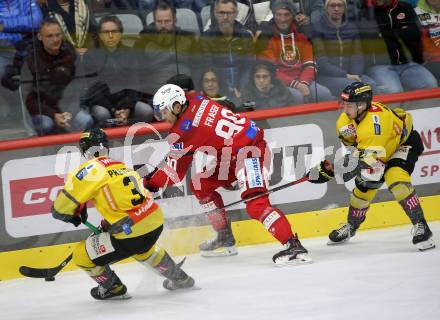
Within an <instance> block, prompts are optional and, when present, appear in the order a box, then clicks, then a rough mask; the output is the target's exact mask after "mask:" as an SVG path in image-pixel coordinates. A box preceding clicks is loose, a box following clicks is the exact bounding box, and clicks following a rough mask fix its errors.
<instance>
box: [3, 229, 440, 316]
mask: <svg viewBox="0 0 440 320" xmlns="http://www.w3.org/2000/svg"><path fill="white" fill-rule="evenodd" d="M430 225H431V229H432V231H433V232H434V237H435V238H437V239H436V240H437V241H436V242H437V246H438V248H436V249H434V250H429V251H426V252H419V251H417V250H416V249H415V247H413V245H412V244H411V236H410V229H411V227H410V226H409V225H408V226H403V227H396V228H388V229H382V230H374V231H366V232H360V233H358V234H357V235H356V237H355V238H353V239H352V241H351V242H349V243H348V244H346V245H340V246H327V245H326V241H327V239H326V238H314V239H305V240H304V241H302V242H303V244H304V246H305V247H306V248H307V249H308V250H309V251H310V254H311V256H312V258H313V259H314V262H313V263H312V264H307V265H301V266H289V267H276V266H275V265H274V264H273V263H272V261H271V257H272V255H273V254H274V253H275V252H277V251H278V250H279V249H280V248H281V247H280V246H279V245H277V244H270V245H260V246H252V247H240V248H239V255H238V256H235V257H227V258H208V259H207V258H201V257H199V256H198V255H191V256H188V258H187V262H186V263H185V265H184V269H185V270H186V271H187V272H188V273H190V274H191V275H192V276H193V277H194V278H195V279H196V284H197V286H198V287H199V288H200V289H199V290H188V291H180V292H168V291H166V290H165V289H163V288H162V279H161V278H160V277H159V276H157V275H155V274H154V273H152V272H149V271H147V269H145V268H144V267H142V266H141V265H140V264H137V263H135V262H133V263H129V264H124V265H119V266H115V270H116V271H117V273H118V275H119V277H120V278H121V280H122V281H123V282H124V283H125V284H126V285H127V287H128V290H129V293H130V294H131V295H132V296H133V298H132V299H130V300H124V301H95V300H93V299H92V297H91V296H90V295H89V290H90V288H91V287H92V286H94V285H95V284H94V283H93V282H92V281H91V280H90V279H89V278H88V277H87V276H86V275H85V273H83V272H81V271H74V272H66V273H61V274H59V275H58V277H57V280H56V281H55V282H45V281H44V280H40V279H17V280H12V281H4V282H0V310H1V313H0V314H1V315H0V318H1V319H3V320H13V319H23V320H25V319H26V320H28V319H29V320H32V319H35V320H36V319H44V320H70V319H75V320H86V319H105V320H116V319H117V320H138V319H139V320H143V319H151V320H185V319H188V320H198V319H200V320H209V319H219V320H240V319H252V320H258V319H264V320H287V319H294V320H300V319H325V320H330V319H353V320H354V319H356V320H358V319H368V320H371V319H375V320H379V319H387V320H394V319H396V320H402V319H411V320H419V319H420V320H431V319H432V320H438V319H440V222H431V223H430ZM60 260H62V259H60ZM56 262H57V261H54V263H56Z"/></svg>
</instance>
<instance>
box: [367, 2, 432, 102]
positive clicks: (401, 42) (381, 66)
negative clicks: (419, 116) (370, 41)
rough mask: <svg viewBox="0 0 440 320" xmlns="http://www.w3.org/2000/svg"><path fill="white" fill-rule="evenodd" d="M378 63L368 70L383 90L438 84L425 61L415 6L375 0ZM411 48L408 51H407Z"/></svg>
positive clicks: (402, 89)
mask: <svg viewBox="0 0 440 320" xmlns="http://www.w3.org/2000/svg"><path fill="white" fill-rule="evenodd" d="M374 14H375V20H376V23H377V26H378V28H379V34H376V41H377V42H376V44H377V46H376V47H375V48H374V49H375V56H376V65H374V66H373V67H371V68H370V69H369V70H368V71H367V74H368V75H369V76H370V77H371V78H373V79H374V81H375V82H376V85H377V87H378V89H379V91H380V92H382V93H393V92H403V91H408V90H417V89H428V88H435V87H437V80H436V79H435V77H434V76H433V75H432V73H431V72H429V71H428V69H426V68H425V67H424V66H423V65H422V64H423V52H422V50H423V48H422V41H421V33H420V30H419V25H418V18H417V16H416V14H415V11H414V9H413V8H412V7H411V5H409V4H408V3H405V2H402V3H400V2H398V1H397V0H375V1H374ZM408 52H409V54H408Z"/></svg>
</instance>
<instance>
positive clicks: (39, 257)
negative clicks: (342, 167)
mask: <svg viewBox="0 0 440 320" xmlns="http://www.w3.org/2000/svg"><path fill="white" fill-rule="evenodd" d="M421 203H422V206H423V209H424V211H425V216H426V218H427V220H429V221H434V220H440V208H439V203H440V196H439V195H437V196H427V197H422V198H421ZM346 215H347V208H336V209H329V210H320V211H310V212H303V213H297V214H290V215H288V216H287V217H288V220H289V221H290V223H291V224H292V226H293V229H294V231H295V232H297V233H298V235H299V237H300V238H309V237H319V236H325V235H327V234H328V233H329V232H330V231H331V230H332V229H334V228H335V227H337V226H339V224H340V223H342V222H344V221H345V220H346ZM397 225H408V246H411V244H410V241H411V240H410V239H411V236H410V230H411V225H410V224H408V218H407V217H406V215H405V214H404V212H403V211H402V210H401V208H400V206H399V205H398V204H397V203H396V202H395V201H386V202H381V203H374V204H372V205H371V208H370V210H369V212H368V215H367V219H366V221H365V222H364V223H363V224H362V226H361V228H360V229H361V230H365V229H379V228H386V227H391V226H397ZM232 229H233V231H234V235H235V237H236V240H237V246H247V245H255V244H261V243H270V242H275V241H276V240H274V238H272V236H271V235H270V234H269V233H268V232H267V231H266V230H265V229H264V227H263V226H262V225H261V224H260V223H259V222H257V221H253V220H243V221H237V222H233V223H232ZM213 235H214V234H213V232H212V229H211V228H210V227H208V226H199V227H187V228H179V229H166V230H165V231H164V232H163V233H162V236H161V238H160V244H161V245H162V246H163V247H164V248H166V249H167V250H168V251H169V252H170V253H171V255H173V256H184V255H188V254H194V253H197V252H198V251H199V250H198V245H199V243H200V242H202V241H204V240H206V239H207V238H210V237H212V236H213ZM434 237H435V238H436V235H434ZM75 245H76V243H68V244H61V245H53V246H47V247H39V248H32V249H25V250H16V251H9V252H2V253H0V270H1V276H0V280H7V279H13V278H18V277H21V275H20V274H19V272H18V268H19V267H20V266H22V265H28V266H33V267H42V268H44V267H53V266H56V265H58V264H59V263H60V262H61V261H62V260H63V259H64V258H65V257H66V256H67V255H69V254H70V252H71V251H72V250H73V248H74V247H75ZM324 245H325V243H323V246H324ZM214 259H215V258H214ZM127 261H130V260H129V259H127V260H125V261H124V262H127ZM74 269H76V267H75V266H74V265H73V264H72V263H70V264H69V265H68V266H67V267H66V268H65V269H64V270H63V271H68V270H74Z"/></svg>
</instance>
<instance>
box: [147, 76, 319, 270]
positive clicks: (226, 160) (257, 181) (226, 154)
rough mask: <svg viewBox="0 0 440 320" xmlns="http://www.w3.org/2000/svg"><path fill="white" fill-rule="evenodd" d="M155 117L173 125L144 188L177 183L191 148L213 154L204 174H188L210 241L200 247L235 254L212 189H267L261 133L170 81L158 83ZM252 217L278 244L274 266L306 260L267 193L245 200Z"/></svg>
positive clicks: (203, 250) (188, 161)
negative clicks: (162, 160) (165, 151)
mask: <svg viewBox="0 0 440 320" xmlns="http://www.w3.org/2000/svg"><path fill="white" fill-rule="evenodd" d="M153 105H154V111H155V117H156V119H157V120H159V121H163V120H165V121H167V122H169V123H170V124H171V125H172V128H171V130H170V135H169V136H168V137H167V140H168V142H169V143H170V145H171V151H170V153H169V155H168V158H167V164H166V165H164V166H163V167H161V168H159V169H157V170H156V171H155V172H154V173H153V174H152V175H150V177H149V178H146V179H145V186H146V187H147V188H150V189H151V188H161V187H164V186H166V185H171V184H173V183H176V182H178V181H180V180H181V179H182V178H183V176H184V175H185V173H186V172H187V170H188V168H189V166H190V164H191V162H192V158H193V156H194V153H195V152H205V153H209V154H210V155H213V156H214V159H215V160H214V165H213V166H212V167H211V166H210V165H208V166H207V167H210V168H211V169H207V170H210V171H209V174H207V172H206V171H205V172H203V173H198V174H196V175H194V176H193V177H191V188H192V191H193V193H194V195H195V196H196V197H197V199H198V200H199V202H200V204H201V205H202V207H203V208H204V209H205V212H206V213H207V215H208V219H209V221H210V222H211V224H212V227H213V228H214V230H215V231H216V232H217V236H216V238H215V239H213V240H211V241H207V242H204V243H202V244H201V245H200V250H201V254H202V256H221V255H235V254H237V250H236V248H235V239H234V236H233V234H232V230H231V222H230V220H229V218H228V216H227V214H226V211H225V210H224V209H223V210H221V209H220V208H222V207H223V206H224V203H223V200H222V198H221V196H220V194H219V193H218V192H217V191H216V189H218V188H219V187H228V186H230V185H232V184H234V183H237V185H238V188H239V190H240V192H241V197H242V198H243V199H244V198H246V197H249V196H251V195H256V194H258V193H263V192H265V191H266V190H267V184H266V176H267V172H268V166H269V165H270V157H271V153H270V149H269V148H268V147H267V143H266V141H265V140H264V132H263V130H262V129H259V128H258V127H257V126H256V125H255V123H254V122H253V121H251V120H250V119H248V118H246V117H244V116H241V115H238V114H234V113H232V112H231V111H230V110H228V109H226V108H224V107H222V106H221V105H220V104H219V103H217V102H215V101H214V100H211V99H209V98H207V97H205V96H201V95H199V94H197V93H194V92H191V91H190V92H187V93H186V94H185V92H184V90H183V89H182V88H181V87H179V86H177V85H174V84H166V85H164V86H162V87H161V88H160V89H159V90H158V91H157V92H156V94H155V95H154V98H153ZM246 209H247V212H248V214H249V215H250V217H251V218H253V219H256V220H258V221H260V222H261V223H262V224H263V225H264V226H265V228H266V229H267V230H268V231H269V232H270V233H271V234H272V235H273V236H274V237H275V238H276V239H277V240H278V241H279V242H280V243H281V244H283V245H285V250H282V251H280V252H279V253H277V254H275V255H274V256H273V261H274V262H275V263H277V264H295V263H304V262H310V261H311V258H310V257H309V256H308V254H307V253H308V252H307V250H306V249H305V248H304V247H303V246H302V245H301V242H300V241H299V240H298V237H297V235H296V234H293V232H292V229H291V226H290V223H289V221H288V220H287V219H286V217H285V215H284V213H283V212H282V211H281V210H279V209H276V208H274V207H272V205H271V203H270V201H269V197H268V196H267V195H265V196H261V197H259V198H257V199H254V200H251V201H249V202H247V203H246Z"/></svg>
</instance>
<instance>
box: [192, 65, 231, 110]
mask: <svg viewBox="0 0 440 320" xmlns="http://www.w3.org/2000/svg"><path fill="white" fill-rule="evenodd" d="M200 88H201V89H202V94H204V95H205V96H207V97H209V98H211V99H212V100H215V101H217V102H218V103H220V104H221V105H222V106H224V107H226V108H228V109H230V110H232V111H236V107H235V103H234V102H232V100H231V99H230V98H228V97H227V96H226V95H223V90H221V88H220V82H219V80H218V77H217V74H216V73H215V70H214V69H208V70H206V71H205V72H203V74H202V78H201V80H200Z"/></svg>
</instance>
